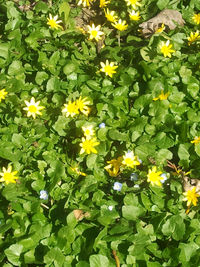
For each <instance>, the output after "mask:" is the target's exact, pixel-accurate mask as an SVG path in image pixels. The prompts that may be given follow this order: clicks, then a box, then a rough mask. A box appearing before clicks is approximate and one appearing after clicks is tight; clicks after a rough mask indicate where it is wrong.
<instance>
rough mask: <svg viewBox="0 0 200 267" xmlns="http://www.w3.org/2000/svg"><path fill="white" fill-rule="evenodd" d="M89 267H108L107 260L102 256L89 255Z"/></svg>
mask: <svg viewBox="0 0 200 267" xmlns="http://www.w3.org/2000/svg"><path fill="white" fill-rule="evenodd" d="M89 262H90V267H109V266H110V264H109V260H108V258H107V257H106V256H103V255H91V256H90V258H89Z"/></svg>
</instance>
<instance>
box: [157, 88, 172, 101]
mask: <svg viewBox="0 0 200 267" xmlns="http://www.w3.org/2000/svg"><path fill="white" fill-rule="evenodd" d="M168 96H169V93H168V92H167V93H166V94H164V92H163V90H162V91H161V94H160V95H159V96H158V97H154V98H153V100H154V101H156V100H158V99H159V100H166V99H167V98H168Z"/></svg>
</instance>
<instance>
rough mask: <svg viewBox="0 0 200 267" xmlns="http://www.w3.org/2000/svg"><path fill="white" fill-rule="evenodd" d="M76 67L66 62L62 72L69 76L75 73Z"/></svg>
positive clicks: (71, 62) (70, 62) (72, 63)
mask: <svg viewBox="0 0 200 267" xmlns="http://www.w3.org/2000/svg"><path fill="white" fill-rule="evenodd" d="M76 69H77V65H76V64H75V63H74V62H73V61H70V60H68V62H67V64H66V65H65V66H64V68H63V72H64V74H65V75H69V74H70V73H72V72H74V71H76Z"/></svg>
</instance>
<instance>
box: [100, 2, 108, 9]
mask: <svg viewBox="0 0 200 267" xmlns="http://www.w3.org/2000/svg"><path fill="white" fill-rule="evenodd" d="M109 3H110V0H109V1H106V0H100V4H99V7H101V8H104V7H105V6H107V5H108V4H109Z"/></svg>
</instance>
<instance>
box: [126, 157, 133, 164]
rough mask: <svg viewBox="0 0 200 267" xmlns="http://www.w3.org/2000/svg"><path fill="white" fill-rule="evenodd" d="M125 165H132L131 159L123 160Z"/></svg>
mask: <svg viewBox="0 0 200 267" xmlns="http://www.w3.org/2000/svg"><path fill="white" fill-rule="evenodd" d="M125 163H126V165H131V164H132V163H133V161H132V159H130V158H127V159H125Z"/></svg>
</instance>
